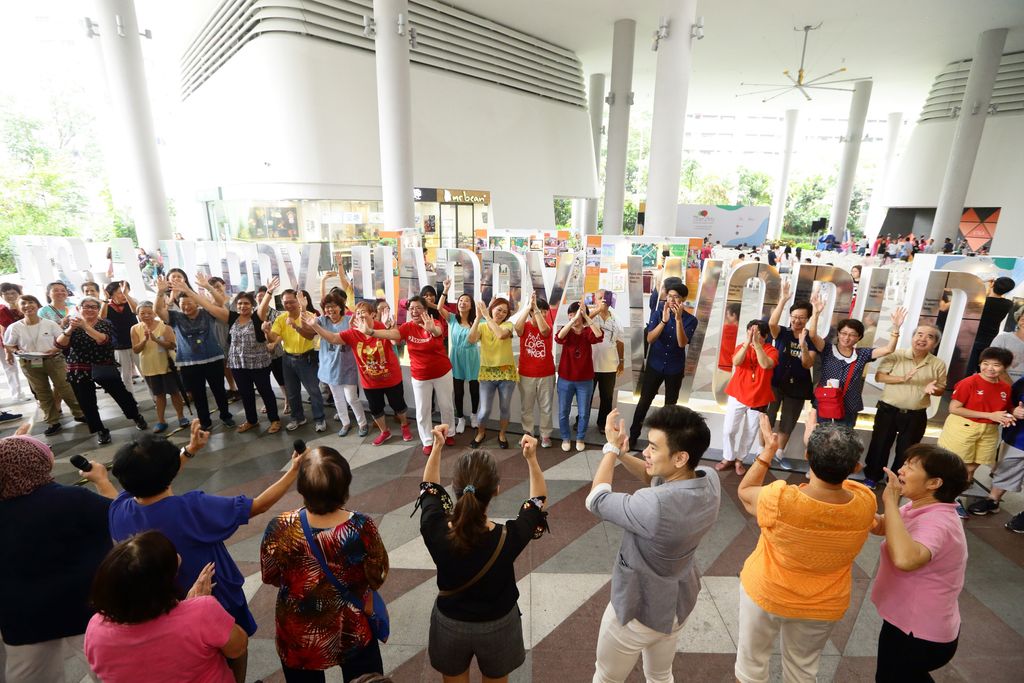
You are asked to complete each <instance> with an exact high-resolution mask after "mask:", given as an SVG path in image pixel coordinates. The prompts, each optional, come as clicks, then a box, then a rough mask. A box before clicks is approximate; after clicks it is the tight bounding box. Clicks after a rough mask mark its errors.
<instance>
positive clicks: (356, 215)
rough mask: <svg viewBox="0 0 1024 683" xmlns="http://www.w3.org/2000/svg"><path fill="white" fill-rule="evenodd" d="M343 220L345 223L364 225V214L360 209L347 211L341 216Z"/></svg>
mask: <svg viewBox="0 0 1024 683" xmlns="http://www.w3.org/2000/svg"><path fill="white" fill-rule="evenodd" d="M341 222H342V223H344V224H345V225H362V224H363V214H362V212H360V211H346V212H345V213H343V214H342V216H341Z"/></svg>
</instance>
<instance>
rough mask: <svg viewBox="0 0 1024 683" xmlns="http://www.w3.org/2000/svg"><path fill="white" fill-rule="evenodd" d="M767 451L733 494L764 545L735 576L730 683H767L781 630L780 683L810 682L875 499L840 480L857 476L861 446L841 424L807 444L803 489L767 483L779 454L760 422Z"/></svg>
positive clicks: (839, 613) (821, 428) (872, 520)
mask: <svg viewBox="0 0 1024 683" xmlns="http://www.w3.org/2000/svg"><path fill="white" fill-rule="evenodd" d="M761 435H762V437H763V440H764V444H765V445H764V450H762V451H761V454H760V455H758V456H757V459H756V460H755V461H754V463H753V465H751V467H750V469H749V470H748V471H747V474H746V476H745V477H744V478H743V481H742V482H740V486H739V497H740V501H742V503H743V507H744V508H746V510H747V512H749V513H750V514H752V515H754V516H755V517H757V524H758V526H759V527H761V538H760V539H759V540H758V542H757V547H756V548H755V549H754V552H752V553H751V554H750V557H748V558H747V561H746V562H745V563H744V564H743V571H742V572H740V627H739V642H738V643H737V646H736V667H735V672H734V673H735V674H736V679H737V680H738V681H740V682H741V683H762V682H764V683H766V682H767V681H768V660H769V659H770V658H771V655H772V646H773V644H774V641H775V637H776V635H778V634H779V632H780V631H781V634H782V635H781V639H780V649H781V651H782V670H783V679H784V680H785V681H786V682H787V683H794V682H797V681H799V682H807V683H813V682H814V680H815V678H816V676H817V671H818V664H819V662H820V659H821V651H822V649H823V648H824V647H825V643H826V642H827V641H828V638H829V635H830V634H831V633H832V628H833V626H835V623H836V622H837V621H839V619H841V618H842V617H843V614H844V613H845V612H846V609H847V608H848V607H849V606H850V586H851V569H852V567H853V561H854V559H855V558H856V557H857V553H859V552H860V549H861V547H862V546H863V545H864V541H865V540H867V537H868V533H869V532H870V531H871V529H872V528H873V527H874V526H875V525H876V523H877V522H876V515H875V510H876V508H877V501H876V500H875V494H874V493H873V492H872V491H871V489H869V488H868V487H866V486H864V485H863V484H861V483H859V482H855V481H851V480H849V479H847V477H849V476H850V475H851V474H854V473H855V472H858V471H860V468H861V464H860V458H861V453H862V451H863V450H864V446H863V444H861V442H860V439H859V438H858V437H857V435H856V433H855V432H854V431H853V430H852V429H850V428H849V427H847V426H846V425H843V424H840V423H824V424H819V425H818V427H817V428H816V429H815V430H814V432H812V433H811V437H810V439H809V440H808V442H807V464H808V465H810V472H809V474H808V476H809V478H810V483H806V484H799V485H796V484H787V483H786V482H785V481H782V480H779V481H774V482H772V483H771V484H768V485H767V486H764V485H763V482H764V475H765V474H767V472H768V467H769V465H770V464H771V462H772V456H773V455H774V454H775V451H776V449H777V447H778V435H776V434H773V433H772V429H771V425H770V423H769V422H768V417H767V416H766V415H763V414H762V415H761Z"/></svg>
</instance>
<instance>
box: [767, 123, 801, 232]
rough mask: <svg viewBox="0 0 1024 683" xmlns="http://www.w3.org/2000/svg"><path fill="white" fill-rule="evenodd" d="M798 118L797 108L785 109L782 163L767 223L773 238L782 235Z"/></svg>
mask: <svg viewBox="0 0 1024 683" xmlns="http://www.w3.org/2000/svg"><path fill="white" fill-rule="evenodd" d="M799 118H800V110H799V109H787V110H786V137H785V139H784V141H783V143H782V165H781V167H780V168H779V175H778V177H777V178H776V179H775V194H774V195H773V196H772V214H771V218H769V223H768V236H769V238H770V239H773V240H777V239H779V238H780V237H782V223H783V219H784V218H785V216H786V196H787V195H788V194H789V163H790V161H792V159H793V141H794V140H795V139H796V123H797V121H798V120H799Z"/></svg>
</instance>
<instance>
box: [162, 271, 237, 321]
mask: <svg viewBox="0 0 1024 683" xmlns="http://www.w3.org/2000/svg"><path fill="white" fill-rule="evenodd" d="M196 284H197V285H199V286H200V287H202V288H203V289H205V290H206V293H207V294H209V295H210V297H211V298H212V299H213V301H214V302H215V303H216V304H217V305H218V306H223V305H224V304H226V303H227V302H228V296H227V294H223V293H221V292H219V291H218V290H217V289H216V288H215V287H214V286H213V285H211V284H210V278H208V277H206V273H203V272H198V273H196ZM175 291H178V290H175ZM193 294H195V293H194V292H193ZM193 298H195V299H196V301H197V302H198V301H199V300H200V299H202V298H203V297H198V296H193ZM207 310H209V309H207ZM210 312H211V314H212V313H213V311H210Z"/></svg>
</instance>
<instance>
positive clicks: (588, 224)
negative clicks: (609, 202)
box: [580, 74, 604, 235]
mask: <svg viewBox="0 0 1024 683" xmlns="http://www.w3.org/2000/svg"><path fill="white" fill-rule="evenodd" d="M587 107H588V109H589V110H590V132H591V134H592V135H593V136H594V169H595V170H596V171H597V174H598V177H600V175H601V173H600V171H601V126H602V125H603V124H604V74H590V89H589V90H588V92H587ZM598 184H599V185H600V183H598ZM580 232H582V233H583V234H584V235H596V234H597V197H594V198H593V199H584V200H583V219H582V222H581V226H580Z"/></svg>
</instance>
